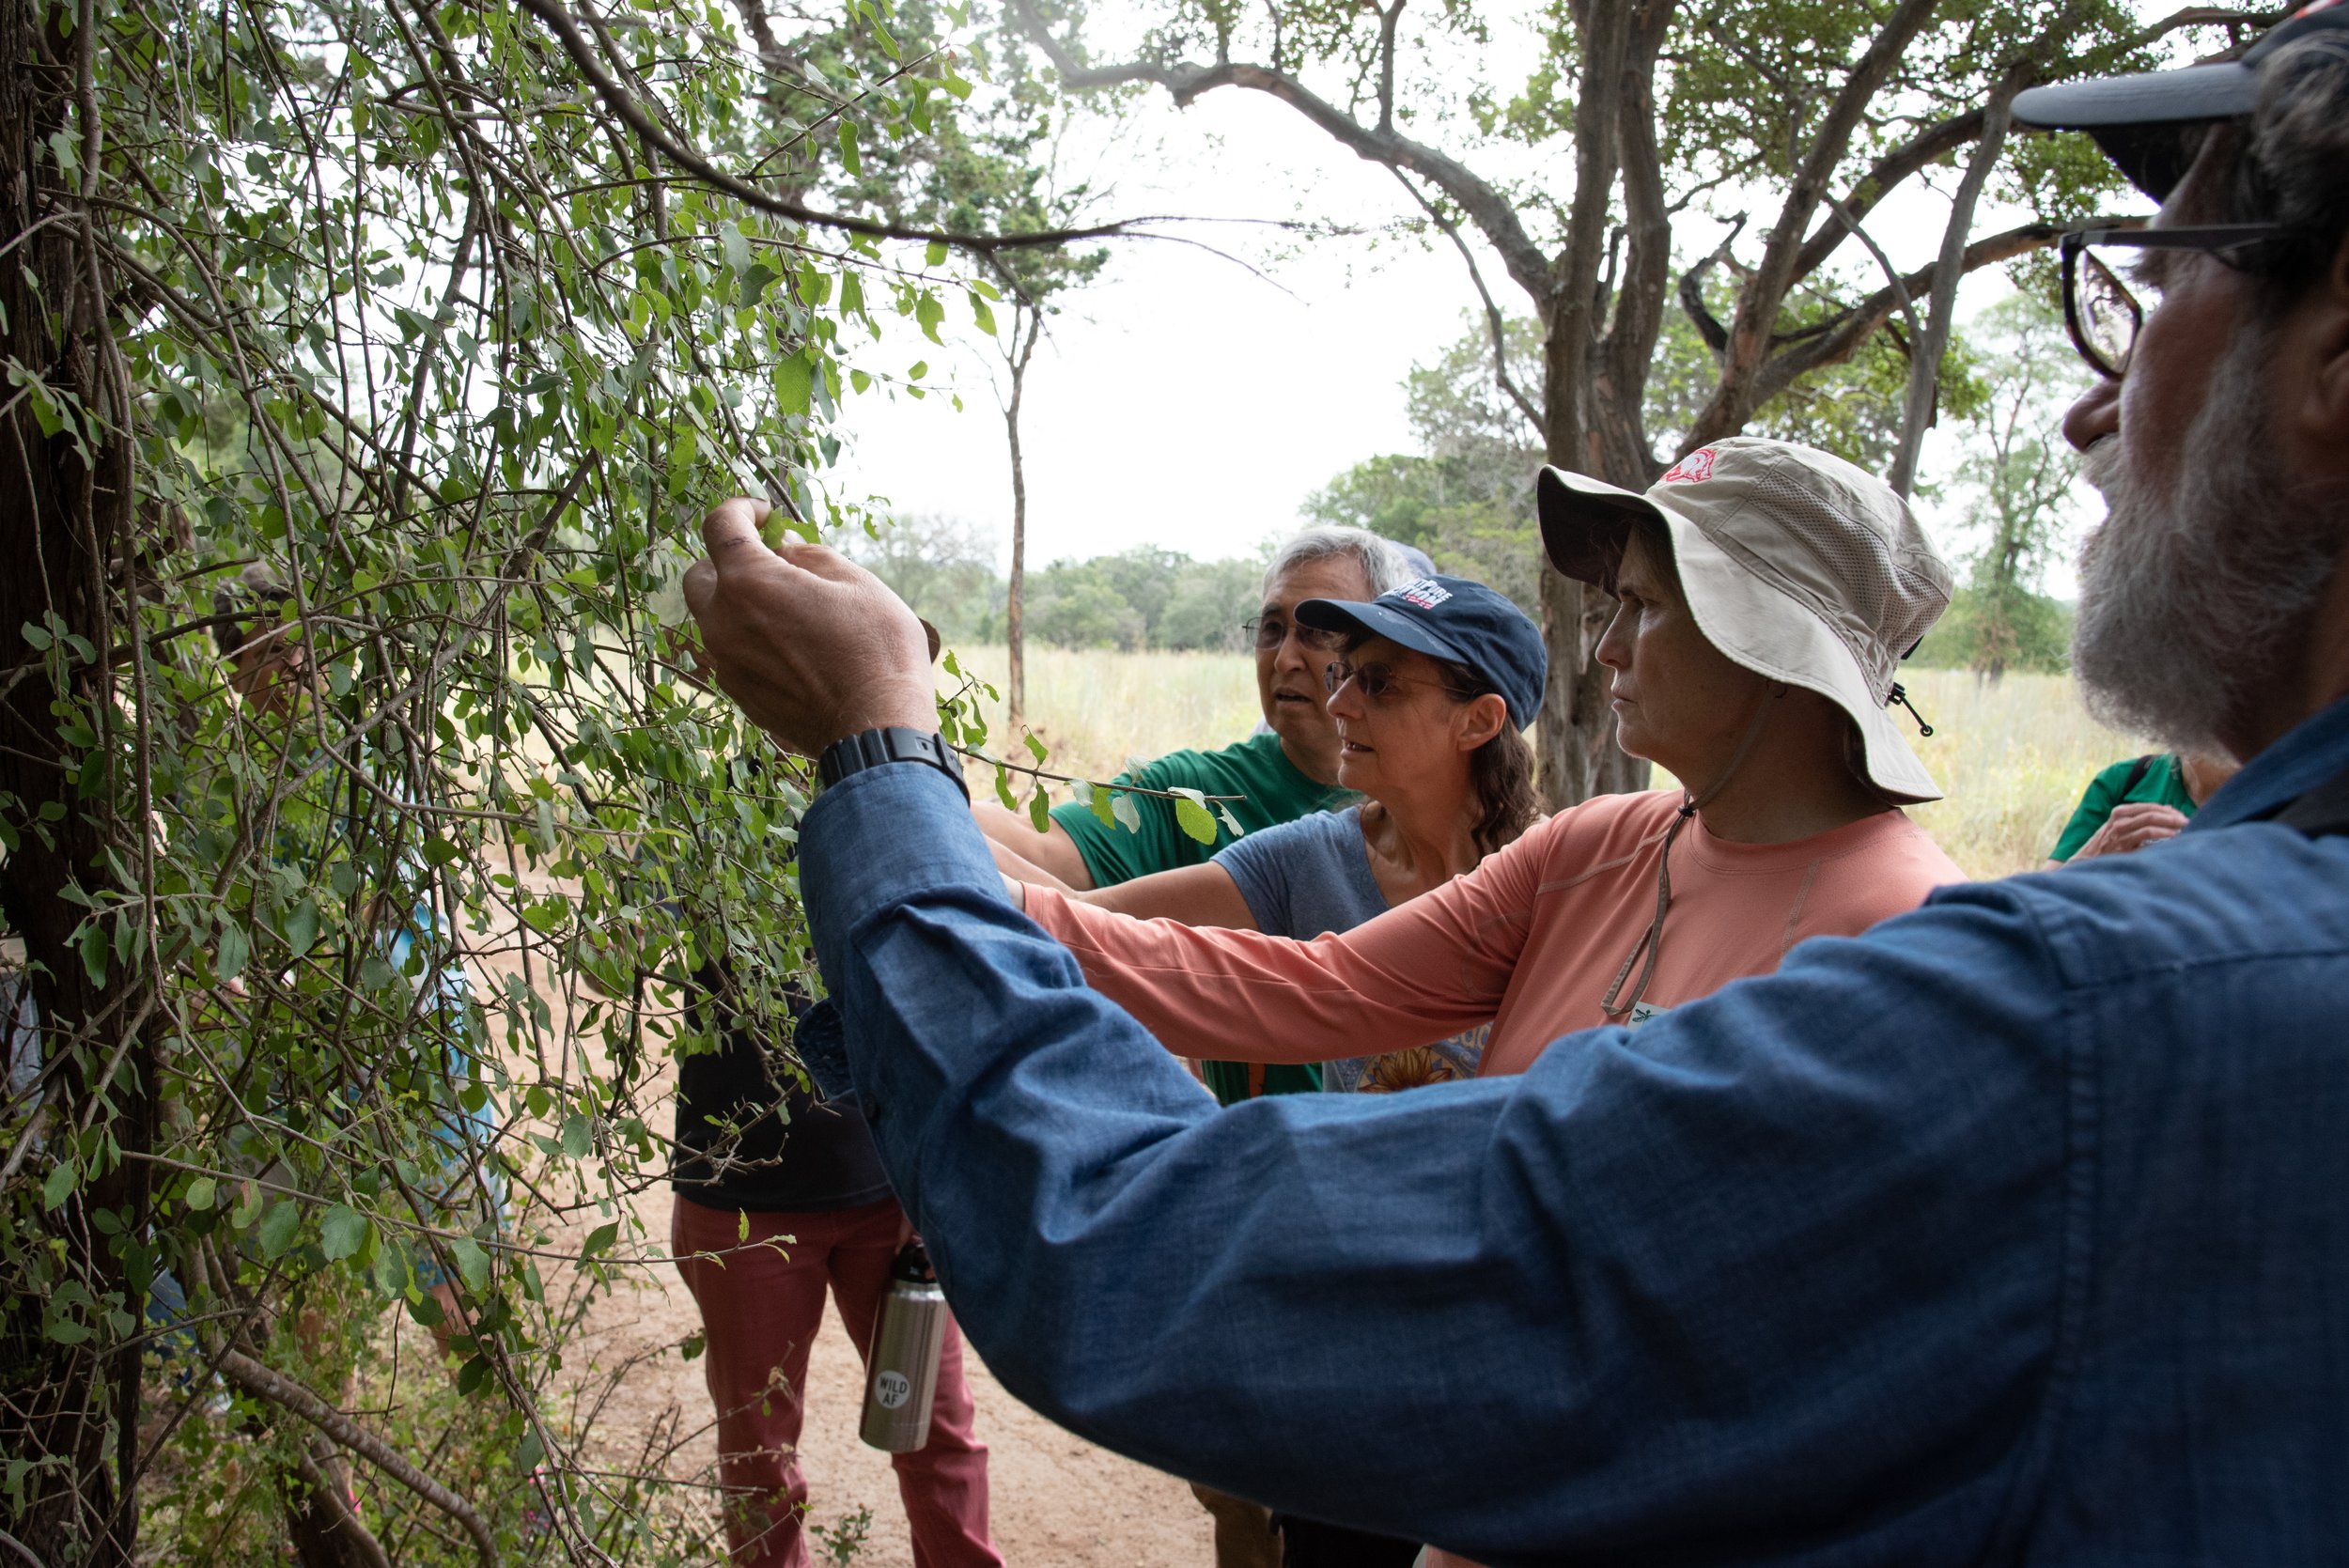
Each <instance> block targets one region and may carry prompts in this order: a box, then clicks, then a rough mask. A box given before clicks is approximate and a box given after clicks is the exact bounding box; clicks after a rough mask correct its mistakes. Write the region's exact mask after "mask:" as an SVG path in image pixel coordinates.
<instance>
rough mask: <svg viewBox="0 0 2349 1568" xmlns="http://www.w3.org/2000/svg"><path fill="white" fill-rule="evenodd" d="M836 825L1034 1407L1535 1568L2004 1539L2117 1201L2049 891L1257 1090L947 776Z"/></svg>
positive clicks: (862, 1015)
mask: <svg viewBox="0 0 2349 1568" xmlns="http://www.w3.org/2000/svg"><path fill="white" fill-rule="evenodd" d="M801 856H802V862H801V864H802V883H801V885H802V889H803V891H804V893H805V895H806V898H807V903H808V909H809V914H810V920H811V924H812V925H813V929H814V932H815V936H816V941H817V954H818V957H819V961H820V962H821V964H822V966H823V970H824V974H825V977H826V979H827V981H828V982H829V984H830V986H831V987H832V994H833V997H834V998H835V1000H836V1001H838V1003H839V1006H840V1011H841V1015H842V1017H843V1019H844V1021H845V1024H846V1042H847V1048H848V1063H849V1067H850V1070H851V1072H852V1074H853V1076H854V1079H855V1082H856V1088H857V1091H858V1094H859V1097H860V1099H861V1100H862V1102H863V1107H864V1110H865V1114H866V1116H867V1118H868V1119H869V1121H870V1122H871V1125H872V1127H873V1131H874V1134H875V1136H876V1138H877V1139H878V1140H879V1145H880V1149H881V1153H882V1157H883V1159H884V1161H885V1163H886V1164H887V1166H888V1168H889V1172H890V1175H891V1178H892V1180H893V1181H894V1184H895V1186H896V1189H897V1191H898V1193H899V1194H900V1195H901V1197H903V1199H904V1200H905V1202H906V1205H907V1207H908V1209H909V1210H910V1211H911V1213H912V1214H913V1216H914V1218H915V1220H916V1222H917V1223H918V1224H919V1226H920V1227H921V1229H922V1232H923V1234H924V1235H925V1237H926V1239H927V1240H928V1242H929V1245H930V1250H931V1252H932V1255H933V1257H934V1258H935V1260H936V1262H937V1264H938V1267H939V1271H940V1274H941V1278H942V1279H943V1281H944V1282H945V1286H946V1289H947V1292H948V1295H949V1297H950V1299H951V1300H952V1301H953V1303H954V1306H955V1309H956V1312H957V1316H958V1317H959V1319H960V1321H961V1323H962V1325H963V1327H964V1329H965V1331H966V1332H967V1333H968V1334H969V1336H970V1338H971V1340H972V1343H973V1344H974V1345H975V1346H976V1347H977V1349H978V1350H979V1352H980V1353H981V1354H982V1355H983V1356H984V1357H985V1358H986V1359H987V1362H988V1366H989V1368H990V1369H991V1370H992V1371H993V1372H994V1373H995V1374H996V1375H997V1376H998V1377H999V1378H1000V1379H1001V1380H1002V1381H1003V1384H1004V1385H1005V1386H1006V1387H1007V1388H1009V1389H1011V1390H1012V1391H1013V1392H1014V1393H1015V1394H1017V1395H1018V1396H1019V1398H1020V1399H1022V1400H1023V1401H1025V1402H1027V1403H1028V1404H1030V1405H1034V1406H1035V1407H1036V1408H1038V1409H1040V1410H1042V1411H1044V1412H1046V1413H1047V1414H1048V1415H1050V1416H1051V1417H1052V1418H1053V1419H1055V1420H1057V1421H1061V1422H1062V1423H1064V1424H1065V1425H1066V1426H1068V1427H1069V1428H1071V1429H1072V1430H1074V1431H1076V1432H1078V1433H1080V1434H1081V1435H1083V1436H1087V1437H1090V1438H1093V1439H1094V1440H1096V1441H1098V1442H1101V1443H1103V1444H1105V1445H1107V1446H1109V1447H1112V1448H1114V1449H1116V1450H1118V1451H1120V1452H1125V1453H1128V1454H1130V1455H1133V1456H1135V1457H1137V1458H1140V1459H1142V1460H1143V1461H1145V1462H1147V1463H1149V1464H1152V1465H1156V1466H1159V1467H1163V1468H1166V1469H1171V1470H1174V1471H1176V1472H1178V1473H1180V1474H1182V1475H1185V1476H1188V1477H1190V1478H1193V1479H1196V1480H1199V1481H1202V1482H1204V1483H1207V1484H1209V1485H1213V1486H1218V1487H1221V1488H1223V1489H1226V1490H1231V1491H1236V1492H1238V1493H1240V1494H1242V1495H1244V1496H1249V1497H1252V1498H1258V1499H1261V1500H1263V1501H1266V1502H1268V1503H1271V1504H1273V1505H1274V1506H1276V1507H1282V1508H1286V1509H1289V1510H1292V1511H1295V1512H1298V1513H1301V1514H1310V1515H1316V1516H1320V1517H1325V1518H1335V1519H1341V1520H1344V1521H1346V1522H1347V1523H1350V1524H1354V1525H1357V1526H1360V1527H1363V1528H1368V1529H1379V1530H1384V1531H1387V1532H1390V1533H1394V1534H1401V1535H1408V1536H1409V1537H1411V1538H1412V1539H1415V1540H1423V1541H1429V1542H1432V1543H1434V1544H1436V1545H1440V1546H1443V1547H1446V1548H1448V1549H1451V1550H1454V1551H1457V1552H1461V1553H1463V1554H1466V1555H1468V1556H1470V1557H1473V1558H1475V1559H1476V1560H1479V1561H1483V1562H1486V1563H1490V1564H1494V1565H1496V1568H1510V1565H1514V1564H1519V1563H1532V1562H1534V1561H1537V1560H1539V1561H1552V1560H1557V1559H1558V1558H1560V1557H1561V1556H1563V1555H1569V1554H1572V1553H1574V1552H1577V1551H1585V1552H1590V1553H1595V1554H1597V1555H1599V1556H1602V1557H1605V1556H1609V1555H1621V1554H1623V1553H1625V1552H1626V1551H1628V1550H1631V1549H1633V1548H1634V1547H1637V1548H1639V1549H1641V1550H1643V1551H1646V1552H1661V1553H1662V1554H1663V1555H1675V1554H1677V1555H1679V1556H1684V1557H1688V1558H1690V1559H1694V1558H1710V1557H1715V1556H1719V1554H1721V1553H1722V1552H1724V1551H1726V1550H1728V1549H1729V1547H1730V1545H1732V1544H1736V1545H1737V1547H1738V1550H1740V1551H1742V1550H1745V1549H1748V1548H1752V1547H1755V1546H1756V1545H1757V1544H1759V1543H1763V1542H1776V1543H1779V1544H1781V1545H1792V1544H1794V1543H1796V1542H1802V1543H1806V1544H1808V1545H1812V1546H1818V1545H1822V1544H1825V1543H1832V1542H1836V1541H1839V1540H1840V1541H1842V1542H1843V1547H1844V1549H1845V1550H1846V1551H1848V1552H1856V1553H1858V1555H1859V1557H1864V1558H1867V1559H1869V1560H1909V1561H1950V1562H1956V1561H1969V1560H1979V1559H1980V1558H1981V1557H1983V1555H1984V1554H1985V1552H1986V1550H1987V1548H1988V1545H1989V1544H1990V1543H1991V1541H1992V1539H1993V1538H1994V1536H1995V1534H1996V1530H1997V1528H1998V1521H1999V1516H2000V1510H2001V1508H2002V1507H2003V1506H2005V1503H2006V1500H2007V1499H2008V1498H2010V1497H2011V1496H2012V1494H2013V1491H2014V1488H2015V1485H2016V1477H2015V1472H2014V1467H2015V1465H2016V1464H2019V1463H2021V1461H2020V1460H2019V1459H2017V1458H2015V1456H2016V1455H2021V1454H2025V1453H2028V1452H2031V1450H2032V1447H2033V1445H2032V1444H2031V1443H2030V1442H2029V1441H2028V1440H2027V1439H2028V1437H2029V1435H2030V1432H2031V1431H2032V1430H2033V1428H2034V1423H2036V1422H2038V1421H2040V1420H2041V1419H2042V1411H2043V1407H2044V1404H2045V1401H2044V1398H2043V1388H2044V1385H2045V1384H2046V1381H2047V1379H2048V1377H2049V1375H2050V1367H2051V1363H2052V1362H2053V1360H2054V1359H2055V1354H2056V1339H2057V1333H2056V1324H2057V1322H2058V1320H2059V1316H2060V1297H2061V1294H2062V1289H2063V1275H2064V1269H2065V1257H2064V1254H2063V1250H2062V1236H2063V1234H2064V1230H2065V1219H2066V1205H2067V1204H2068V1203H2073V1202H2075V1201H2076V1200H2077V1194H2074V1193H2068V1192H2067V1188H2066V1181H2067V1174H2066V1165H2065V1159H2066V1149H2067V1137H2068V1136H2069V1129H2070V1128H2071V1127H2072V1126H2073V1125H2074V1120H2075V1118H2076V1115H2077V1096H2078V1094H2080V1093H2081V1091H2080V1090H2079V1088H2078V1085H2077V1082H2076V1081H2075V1080H2076V1079H2077V1077H2078V1076H2079V1075H2078V1073H2077V1068H2076V1067H2075V1065H2074V1064H2073V1063H2071V1061H2070V1059H2069V1057H2068V1055H2067V1047H2066V1044H2065V1041H2066V1033H2065V1030H2064V1029H2063V1027H2062V1018H2061V1016H2060V1011H2059V1008H2058V1003H2057V1001H2056V1000H2055V999H2057V998H2058V997H2059V996H2060V994H2061V986H2057V985H2056V984H2054V983H2053V982H2052V981H2051V980H2050V978H2049V976H2048V974H2047V972H2046V965H2047V959H2046V955H2045V944H2044V942H2043V940H2042V939H2041V937H2040V935H2039V932H2038V930H2037V927H2036V925H2035V924H2034V923H2033V921H2032V919H2031V916H2030V908H2029V905H2028V901H2027V900H2022V899H2018V898H2015V897H2013V896H2006V895H2001V893H1999V890H1998V889H1997V888H1995V887H1993V888H1987V889H1979V888H1978V889H1965V890H1959V891H1958V892H1957V893H1955V894H1953V895H1952V894H1945V895H1943V896H1941V897H1938V898H1937V899H1936V901H1935V902H1934V903H1933V904H1931V905H1929V906H1928V907H1927V908H1925V909H1923V910H1921V911H1920V912H1918V913H1917V914H1914V915H1910V916H1906V917H1904V918H1903V919H1901V920H1899V921H1895V922H1891V923H1888V924H1886V925H1884V926H1881V927H1878V929H1877V930H1876V931H1875V932H1874V933H1871V934H1870V935H1869V936H1868V937H1866V938H1862V939H1857V940H1831V941H1815V942H1812V943H1810V944H1807V945H1806V946H1804V947H1803V948H1802V949H1801V950H1800V951H1798V952H1797V954H1796V955H1793V957H1792V958H1791V959H1790V961H1789V962H1788V964H1787V965H1786V967H1785V969H1784V970H1782V971H1781V974H1780V975H1778V976H1776V977H1774V978H1770V979H1766V980H1761V981H1742V982H1739V983H1736V984H1735V985H1732V986H1728V987H1726V988H1725V989H1724V990H1722V991H1721V992H1719V994H1718V995H1716V996H1715V997H1713V998H1711V999H1708V1000H1706V1001H1702V1002H1697V1003H1692V1004H1689V1005H1688V1006H1684V1007H1681V1008H1677V1009H1674V1010H1673V1011H1672V1012H1671V1013H1669V1014H1667V1015H1665V1016H1664V1017H1660V1018H1658V1019H1656V1020H1654V1021H1652V1022H1650V1023H1648V1024H1647V1025H1646V1026H1645V1027H1644V1028H1643V1029H1641V1030H1640V1031H1638V1032H1626V1031H1622V1030H1595V1031H1591V1032H1585V1033H1581V1034H1578V1035H1573V1036H1569V1037H1567V1038H1565V1039H1563V1040H1561V1041H1560V1042H1558V1043H1557V1044H1556V1045H1554V1046H1552V1047H1551V1048H1549V1050H1548V1052H1547V1053H1546V1054H1545V1055H1544V1056H1543V1058H1542V1059H1541V1060H1540V1061H1539V1062H1538V1063H1536V1065H1535V1066H1534V1068H1533V1070H1532V1071H1531V1072H1530V1073H1528V1074H1526V1075H1524V1076H1523V1077H1519V1078H1511V1079H1483V1080H1478V1081H1475V1082H1469V1083H1450V1084H1439V1085H1434V1086H1431V1087H1427V1088H1422V1089H1416V1090H1413V1091H1411V1092H1410V1093H1408V1094H1399V1095H1334V1094H1331V1095H1313V1094H1300V1095H1287V1096H1280V1097H1275V1098H1268V1099H1263V1100H1257V1101H1252V1102H1250V1103H1247V1104H1244V1105H1241V1106H1237V1107H1235V1108H1233V1109H1231V1110H1217V1109H1216V1108H1215V1107H1213V1106H1212V1105H1210V1104H1209V1103H1207V1102H1206V1100H1205V1099H1204V1098H1203V1097H1202V1096H1201V1095H1200V1094H1199V1093H1198V1091H1197V1089H1196V1087H1195V1086H1194V1085H1193V1084H1192V1083H1191V1082H1190V1079H1188V1078H1187V1077H1186V1076H1185V1075H1184V1073H1183V1072H1182V1070H1181V1068H1180V1067H1178V1066H1177V1065H1176V1064H1175V1062H1174V1060H1173V1058H1171V1057H1170V1056H1169V1055H1168V1054H1167V1053H1166V1052H1165V1051H1164V1050H1163V1049H1162V1048H1159V1046H1158V1045H1157V1044H1156V1043H1155V1042H1153V1041H1152V1040H1151V1039H1150V1037H1149V1036H1148V1035H1147V1034H1146V1033H1145V1032H1143V1030H1142V1028H1141V1027H1140V1026H1139V1025H1138V1024H1136V1023H1135V1022H1134V1021H1133V1020H1132V1019H1131V1018H1129V1017H1127V1016H1126V1015H1125V1014H1123V1013H1122V1012H1120V1011H1119V1010H1118V1009H1116V1008H1115V1007H1114V1006H1112V1004H1111V1003H1109V1002H1108V1001H1105V1000H1103V999H1102V998H1100V997H1098V996H1097V995H1096V994H1095V993H1093V992H1091V991H1089V990H1088V989H1086V988H1085V986H1084V984H1083V981H1082V978H1081V975H1080V973H1079V972H1078V970H1077V966H1076V964H1075V963H1074V961H1073V960H1072V959H1071V958H1070V957H1069V956H1068V955H1067V954H1066V952H1065V951H1063V950H1062V949H1061V948H1060V947H1059V946H1058V945H1057V944H1055V943H1053V942H1052V941H1050V939H1047V938H1046V937H1045V936H1044V935H1043V934H1042V933H1041V932H1040V931H1039V930H1038V929H1037V928H1036V927H1034V925H1032V924H1030V923H1029V922H1028V921H1027V920H1026V919H1025V918H1024V917H1023V916H1021V915H1020V914H1019V913H1018V912H1017V911H1016V910H1014V909H1013V908H1011V907H1010V906H1009V905H1007V904H1006V903H1005V901H1004V900H1003V896H1002V893H1001V884H1000V880H999V878H998V877H997V875H996V872H995V869H994V866H993V864H992V862H990V860H989V858H988V853H987V850H986V847H985V845H984V842H983V841H982V840H981V838H980V836H979V834H978V832H977V831H976V829H975V828H974V827H973V826H972V822H971V818H970V815H969V813H968V811H967V810H966V808H965V807H964V804H963V802H962V800H961V799H960V797H959V796H958V795H957V793H956V791H955V789H954V787H953V785H952V784H950V783H948V782H947V781H946V780H944V779H942V778H939V777H937V776H936V775H935V773H934V772H933V770H931V769H927V768H913V767H889V768H875V769H871V770H868V771H866V772H863V773H859V774H856V775H854V776H852V777H850V778H849V779H848V780H846V781H844V782H843V783H842V784H840V785H838V786H836V787H835V788H833V789H832V790H830V791H828V792H827V793H826V794H825V795H824V797H823V798H822V799H821V800H818V801H817V803H816V805H815V806H814V807H813V808H812V809H811V810H810V812H809V813H808V815H807V816H806V818H805V821H804V823H803V826H802V831H801ZM1834 1555H1835V1553H1834V1551H1833V1550H1832V1549H1830V1550H1829V1552H1828V1556H1830V1557H1833V1556H1834ZM1855 1560H1856V1559H1855Z"/></svg>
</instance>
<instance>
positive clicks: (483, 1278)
mask: <svg viewBox="0 0 2349 1568" xmlns="http://www.w3.org/2000/svg"><path fill="white" fill-rule="evenodd" d="M448 1250H449V1255H450V1256H452V1257H454V1258H455V1259H456V1260H457V1272H458V1273H459V1275H461V1276H463V1277H464V1281H465V1284H466V1285H467V1287H468V1288H470V1289H472V1290H475V1291H485V1290H488V1289H489V1288H490V1250H489V1249H488V1248H486V1247H484V1246H482V1245H481V1243H479V1242H477V1241H475V1240H474V1238H473V1237H471V1236H469V1235H466V1236H459V1237H458V1238H457V1239H456V1240H455V1241H452V1242H450V1243H449V1244H448Z"/></svg>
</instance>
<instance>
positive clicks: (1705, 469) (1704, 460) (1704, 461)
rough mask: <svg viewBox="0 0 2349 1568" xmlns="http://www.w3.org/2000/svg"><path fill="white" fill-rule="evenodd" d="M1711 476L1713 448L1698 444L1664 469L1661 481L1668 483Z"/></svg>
mask: <svg viewBox="0 0 2349 1568" xmlns="http://www.w3.org/2000/svg"><path fill="white" fill-rule="evenodd" d="M1712 477H1713V449H1712V448H1711V447H1709V446H1700V447H1698V448H1697V449H1696V450H1695V451H1693V452H1691V453H1689V454H1688V456H1687V457H1685V458H1681V459H1680V460H1679V461H1678V462H1676V463H1674V464H1672V467H1670V468H1668V469H1666V470H1665V471H1664V477H1663V480H1662V482H1663V483H1664V484H1667V485H1669V484H1672V483H1674V482H1676V481H1681V480H1688V481H1694V480H1698V479H1710V478H1712Z"/></svg>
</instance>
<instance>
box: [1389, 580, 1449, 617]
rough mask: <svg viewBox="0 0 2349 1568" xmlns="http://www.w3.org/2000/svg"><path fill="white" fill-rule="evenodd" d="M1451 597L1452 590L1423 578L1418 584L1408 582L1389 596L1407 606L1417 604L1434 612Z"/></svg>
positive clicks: (1392, 591)
mask: <svg viewBox="0 0 2349 1568" xmlns="http://www.w3.org/2000/svg"><path fill="white" fill-rule="evenodd" d="M1451 597H1452V590H1451V589H1449V588H1447V587H1445V586H1444V585H1443V584H1442V583H1440V582H1437V581H1436V580H1435V579H1434V578H1432V577H1423V578H1421V579H1420V580H1419V581H1418V582H1406V583H1405V584H1403V586H1402V587H1400V588H1395V589H1392V590H1390V591H1389V593H1388V594H1387V598H1399V599H1401V600H1402V601H1403V602H1404V603H1406V604H1416V605H1418V606H1419V607H1420V608H1421V609H1422V610H1433V609H1434V608H1436V606H1438V605H1439V604H1441V603H1443V602H1444V601H1445V600H1446V599H1448V598H1451Z"/></svg>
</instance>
